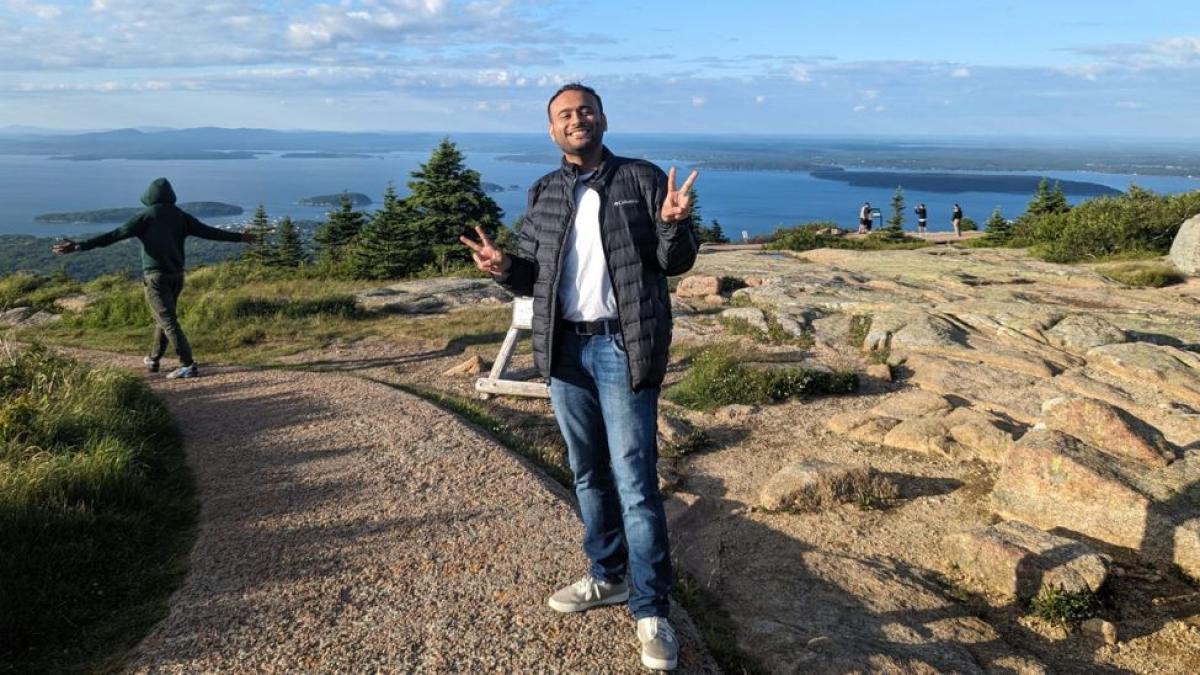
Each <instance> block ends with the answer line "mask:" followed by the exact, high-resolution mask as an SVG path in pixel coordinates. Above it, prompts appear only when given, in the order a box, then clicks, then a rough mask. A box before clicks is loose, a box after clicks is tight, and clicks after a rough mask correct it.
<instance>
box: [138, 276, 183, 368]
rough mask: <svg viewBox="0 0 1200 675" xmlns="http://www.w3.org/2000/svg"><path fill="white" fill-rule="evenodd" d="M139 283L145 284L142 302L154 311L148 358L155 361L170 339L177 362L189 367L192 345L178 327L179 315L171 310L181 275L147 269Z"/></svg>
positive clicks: (175, 301)
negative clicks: (152, 335) (151, 339)
mask: <svg viewBox="0 0 1200 675" xmlns="http://www.w3.org/2000/svg"><path fill="white" fill-rule="evenodd" d="M142 285H143V286H145V287H146V302H147V303H149V305H150V312H151V313H153V314H154V342H153V343H152V344H151V345H150V358H152V359H154V360H156V361H157V360H158V359H161V358H162V356H163V354H165V353H166V352H167V343H168V342H170V343H171V346H173V347H174V348H175V353H176V354H178V355H179V363H180V365H184V366H190V365H191V364H192V346H191V345H190V344H188V339H187V336H186V335H184V334H183V329H182V328H180V327H179V317H178V316H176V313H175V308H176V305H177V303H178V302H179V294H180V293H182V292H183V275H182V274H162V273H159V272H151V273H150V274H147V275H146V276H145V277H143V279H142Z"/></svg>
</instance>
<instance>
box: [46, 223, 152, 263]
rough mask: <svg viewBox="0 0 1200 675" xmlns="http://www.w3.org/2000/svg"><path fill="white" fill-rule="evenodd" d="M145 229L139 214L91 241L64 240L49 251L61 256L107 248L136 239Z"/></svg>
mask: <svg viewBox="0 0 1200 675" xmlns="http://www.w3.org/2000/svg"><path fill="white" fill-rule="evenodd" d="M145 227H146V221H145V220H144V219H143V218H142V216H141V214H138V215H136V216H134V217H132V218H130V219H129V220H128V221H126V222H125V224H124V225H122V226H120V227H118V228H117V229H115V230H110V231H108V232H105V233H104V234H98V235H96V236H94V237H92V238H91V239H84V240H83V241H74V240H71V239H64V240H63V241H62V243H60V244H55V245H54V246H53V247H52V248H51V249H50V250H52V251H54V252H55V253H58V254H60V255H61V254H63V253H74V252H76V251H87V250H90V249H93V248H100V247H102V246H108V245H109V244H115V243H117V242H118V241H121V240H122V239H128V238H130V237H136V236H137V235H138V234H140V233H141V232H142V230H143V229H145Z"/></svg>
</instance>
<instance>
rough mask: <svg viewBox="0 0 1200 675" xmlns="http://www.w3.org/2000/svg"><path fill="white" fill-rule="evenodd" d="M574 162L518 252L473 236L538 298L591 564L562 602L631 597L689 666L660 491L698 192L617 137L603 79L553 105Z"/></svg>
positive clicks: (512, 282)
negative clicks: (624, 151) (622, 146)
mask: <svg viewBox="0 0 1200 675" xmlns="http://www.w3.org/2000/svg"><path fill="white" fill-rule="evenodd" d="M546 112H547V114H548V115H549V118H550V137H551V138H552V139H553V140H554V142H555V143H556V144H557V145H558V147H559V148H560V149H561V150H562V153H563V161H562V166H561V167H560V168H558V169H556V170H554V171H552V172H550V173H548V174H546V175H545V176H543V177H542V178H541V179H540V180H538V182H537V183H535V184H534V185H533V187H532V188H530V190H529V205H528V209H527V211H526V212H525V221H524V222H525V226H524V227H523V228H522V229H521V234H520V239H519V243H518V251H517V252H516V253H505V252H504V251H502V250H500V249H499V248H497V247H496V246H495V244H493V243H492V241H491V239H489V238H488V236H487V234H486V233H485V232H484V231H483V230H482V228H477V232H478V234H479V238H480V241H479V242H478V243H476V242H474V241H472V240H470V239H468V238H466V237H463V238H462V242H463V244H465V245H466V246H467V247H469V248H470V249H471V250H472V251H473V252H474V258H475V264H476V265H478V266H479V269H481V270H484V271H486V272H489V273H491V274H492V276H493V277H494V278H495V279H496V281H498V282H499V283H500V284H502V285H503V286H505V287H507V288H509V289H510V290H512V292H513V293H516V294H517V295H532V296H533V354H534V361H535V362H536V364H537V367H538V370H540V371H541V373H542V374H543V375H545V376H548V377H549V378H550V400H551V403H552V404H553V407H554V416H555V418H557V420H558V425H559V428H560V430H561V431H562V434H563V438H564V439H565V440H566V442H567V451H568V456H569V459H570V463H571V470H572V472H574V474H575V494H576V496H577V497H578V499H579V512H580V516H581V517H582V519H583V525H584V537H583V550H584V552H585V553H586V554H587V557H588V558H589V560H590V561H591V568H590V570H589V571H588V574H587V575H585V576H584V577H583V578H582V579H580V580H579V581H578V582H576V583H573V584H571V585H569V586H566V587H564V588H562V589H560V590H558V591H557V592H556V593H554V594H553V595H552V596H550V598H549V601H548V603H549V605H550V607H551V608H553V609H554V610H556V611H559V612H582V611H584V610H587V609H591V608H592V607H597V606H600V605H613V604H620V603H624V602H626V601H628V605H629V611H630V613H631V614H633V617H634V618H635V619H637V636H638V640H639V642H641V645H642V648H641V652H642V655H641V658H642V664H643V665H645V666H647V667H649V668H654V669H658V670H670V669H673V668H675V666H676V664H677V662H678V656H679V644H678V641H677V638H676V636H675V632H674V630H673V629H672V627H671V624H670V622H669V621H668V620H667V613H668V609H669V608H670V593H671V585H672V583H673V576H674V575H673V572H672V569H671V553H670V547H669V542H668V539H667V519H666V516H665V515H664V513H663V502H662V496H661V495H660V494H659V490H658V474H657V471H656V465H657V462H658V446H657V424H658V394H659V388H660V386H661V385H662V381H663V377H664V376H665V374H666V371H667V351H668V348H669V347H670V344H671V297H670V294H669V291H668V290H667V277H668V276H675V275H679V274H682V273H684V272H686V271H688V270H689V269H691V267H692V264H693V263H694V262H695V260H696V251H697V243H696V239H695V237H694V236H693V235H692V228H691V222H692V218H691V211H692V203H691V197H690V196H689V194H688V190H689V189H690V188H691V187H692V184H693V183H694V182H695V181H696V172H695V171H693V172H692V173H691V175H690V176H688V178H687V180H686V181H684V183H683V185H682V186H681V187H679V188H678V189H677V188H676V187H675V169H673V168H672V169H671V171H670V173H669V174H665V175H664V174H663V172H662V170H661V169H659V168H658V167H657V166H654V165H653V164H651V163H649V162H646V161H643V160H638V159H629V158H625V157H617V156H616V155H613V154H612V153H611V152H609V150H608V148H606V147H604V144H603V139H604V132H605V131H606V130H607V128H608V120H607V119H606V118H605V116H604V108H603V104H602V103H601V101H600V96H599V95H598V94H597V93H596V92H595V90H593V89H592V88H591V87H586V86H584V85H582V84H578V83H572V84H567V85H564V86H563V87H562V88H561V89H559V90H558V91H556V92H555V93H554V95H553V96H551V97H550V101H549V103H548V104H547V105H546Z"/></svg>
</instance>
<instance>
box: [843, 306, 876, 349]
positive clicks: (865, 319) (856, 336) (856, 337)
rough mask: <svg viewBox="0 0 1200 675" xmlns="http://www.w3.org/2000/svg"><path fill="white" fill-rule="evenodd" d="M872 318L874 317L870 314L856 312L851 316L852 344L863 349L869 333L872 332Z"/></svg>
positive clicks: (849, 334)
mask: <svg viewBox="0 0 1200 675" xmlns="http://www.w3.org/2000/svg"><path fill="white" fill-rule="evenodd" d="M872 320H873V317H872V316H871V315H870V314H855V315H853V316H851V317H850V330H849V332H848V336H849V337H848V339H849V340H850V346H852V347H855V348H857V349H862V347H863V344H864V343H865V342H866V341H867V333H869V332H871V321H872Z"/></svg>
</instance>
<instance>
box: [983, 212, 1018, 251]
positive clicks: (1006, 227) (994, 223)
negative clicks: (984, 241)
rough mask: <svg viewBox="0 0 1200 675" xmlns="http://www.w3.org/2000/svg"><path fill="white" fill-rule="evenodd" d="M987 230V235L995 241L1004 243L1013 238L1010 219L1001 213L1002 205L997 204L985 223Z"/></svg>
mask: <svg viewBox="0 0 1200 675" xmlns="http://www.w3.org/2000/svg"><path fill="white" fill-rule="evenodd" d="M983 225H984V229H985V230H986V231H987V237H988V239H989V240H990V241H993V242H995V243H1004V242H1006V241H1008V240H1009V239H1011V238H1012V225H1011V224H1010V223H1009V222H1008V219H1007V218H1005V217H1004V215H1003V214H1002V213H1000V207H999V206H997V207H996V209H995V210H994V211H992V215H991V216H990V217H989V218H988V219H987V222H986V223H984V224H983Z"/></svg>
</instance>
